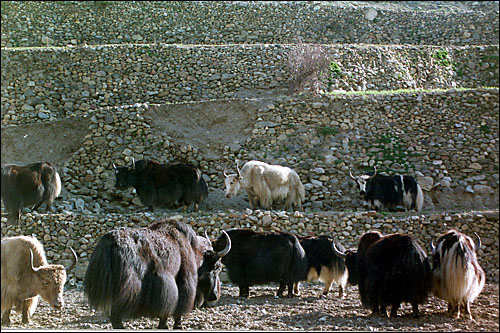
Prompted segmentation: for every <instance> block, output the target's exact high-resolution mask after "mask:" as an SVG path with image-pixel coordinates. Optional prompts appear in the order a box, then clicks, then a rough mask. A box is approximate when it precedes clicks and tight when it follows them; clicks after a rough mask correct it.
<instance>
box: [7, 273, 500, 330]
mask: <svg viewBox="0 0 500 333" xmlns="http://www.w3.org/2000/svg"><path fill="white" fill-rule="evenodd" d="M322 288H323V285H322V284H321V283H306V284H303V285H302V287H301V297H300V298H297V297H295V298H291V299H289V298H282V299H276V298H275V297H274V296H273V295H274V294H275V292H276V290H277V286H275V285H266V286H255V287H252V288H251V290H250V298H248V299H244V298H240V297H237V295H238V288H237V287H235V286H231V285H229V284H226V285H224V286H223V287H222V297H221V299H220V301H219V302H218V303H217V304H216V305H215V306H213V307H209V308H204V309H201V310H195V311H193V312H191V313H190V314H189V315H188V316H186V317H185V318H184V320H183V328H184V329H186V330H335V331H340V330H342V331H345V330H355V331H360V330H363V331H492V332H498V330H499V321H498V319H499V318H498V311H499V310H498V303H499V294H498V285H497V284H487V285H486V286H485V288H484V289H483V292H482V293H481V294H480V295H479V297H478V298H477V299H476V301H475V302H474V303H473V304H472V307H471V311H472V314H473V316H474V319H475V322H471V321H469V320H466V319H459V320H457V319H452V318H450V317H448V316H447V314H446V309H447V304H446V302H444V301H442V300H439V299H437V298H435V297H430V298H429V300H428V302H427V303H426V304H425V305H424V306H423V307H422V306H421V307H420V310H421V313H422V316H421V318H419V319H414V318H413V317H412V315H411V306H410V305H408V304H404V305H403V309H400V310H399V312H398V314H399V316H400V317H398V318H382V317H377V316H375V317H372V316H370V312H371V311H369V310H367V309H363V308H362V307H361V305H360V300H359V296H358V289H357V287H352V286H349V287H348V288H347V293H346V296H345V298H344V299H339V298H338V292H337V289H336V287H333V288H332V289H333V293H330V294H329V295H328V296H326V297H324V296H322V297H319V296H318V295H320V294H321V291H322ZM65 300H66V306H65V308H64V309H63V310H62V311H56V310H53V309H52V308H51V307H50V306H49V305H48V303H46V302H45V301H41V302H40V304H39V307H38V309H37V310H36V312H35V315H34V317H33V321H32V323H31V324H29V325H22V324H20V322H21V316H20V315H19V314H17V313H15V312H13V315H12V316H11V321H12V323H13V324H12V326H11V328H15V329H111V324H110V323H109V321H108V319H107V318H106V317H104V316H102V314H101V313H98V312H95V311H93V310H90V309H89V306H88V304H87V300H86V297H85V295H84V294H83V292H82V291H80V290H78V289H69V290H67V291H66V293H65ZM157 325H158V320H157V319H154V320H150V319H136V320H127V321H126V323H125V327H126V328H127V329H155V328H156V327H157ZM169 325H170V327H172V325H173V321H172V320H170V322H169ZM2 330H3V328H2Z"/></svg>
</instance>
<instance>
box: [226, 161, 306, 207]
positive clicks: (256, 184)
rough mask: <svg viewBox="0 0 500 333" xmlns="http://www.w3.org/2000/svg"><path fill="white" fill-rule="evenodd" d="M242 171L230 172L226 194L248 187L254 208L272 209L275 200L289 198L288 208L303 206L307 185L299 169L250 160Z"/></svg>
mask: <svg viewBox="0 0 500 333" xmlns="http://www.w3.org/2000/svg"><path fill="white" fill-rule="evenodd" d="M236 170H237V172H238V174H227V173H226V170H224V176H225V177H226V178H225V180H224V182H225V185H226V197H227V198H230V197H232V196H235V195H237V194H238V191H239V190H240V187H241V188H243V189H245V190H246V192H247V195H248V200H249V202H250V206H251V208H252V209H256V208H259V207H261V208H264V209H271V208H272V205H273V203H276V202H279V201H282V200H285V209H286V210H289V209H292V208H293V209H295V210H296V209H300V208H301V207H302V202H303V201H304V199H305V190H304V185H303V184H302V182H301V181H300V177H299V175H298V174H297V172H295V170H293V169H290V168H288V167H284V166H281V165H271V164H267V163H264V162H260V161H249V162H247V163H245V165H243V168H241V170H240V169H239V165H238V162H236Z"/></svg>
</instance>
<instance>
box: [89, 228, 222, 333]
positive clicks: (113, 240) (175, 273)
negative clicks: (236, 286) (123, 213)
mask: <svg viewBox="0 0 500 333" xmlns="http://www.w3.org/2000/svg"><path fill="white" fill-rule="evenodd" d="M224 236H225V237H226V241H227V245H226V246H225V247H224V248H223V249H221V251H219V252H215V251H213V249H212V246H211V243H210V241H209V240H207V239H205V238H204V237H201V236H197V235H196V234H195V233H194V231H193V229H192V228H191V227H190V226H189V225H187V224H185V223H183V222H180V221H177V220H174V219H167V220H159V221H155V222H154V223H152V224H151V225H149V226H148V227H144V228H130V227H121V228H118V229H115V230H112V231H109V232H108V233H106V234H104V235H103V236H102V237H101V238H100V240H99V242H98V244H97V246H96V247H95V250H94V252H93V253H92V255H91V257H90V260H89V266H88V268H87V272H86V274H85V278H84V292H85V294H86V295H87V297H88V301H89V304H90V306H91V307H92V308H94V309H97V310H101V311H103V312H104V313H105V314H106V315H108V316H109V318H110V320H111V324H112V326H113V328H123V327H124V326H123V322H122V320H123V318H140V317H149V318H159V319H160V321H159V324H158V329H162V328H167V319H168V318H169V317H173V318H174V329H181V328H182V326H181V316H183V315H185V314H187V313H189V312H191V310H193V309H194V308H196V307H200V306H203V305H204V304H208V303H209V302H213V301H216V300H218V299H219V297H220V280H219V272H220V270H221V269H222V265H221V263H220V258H223V257H224V256H225V255H227V254H228V253H229V251H230V250H231V240H230V239H229V237H228V236H227V234H224Z"/></svg>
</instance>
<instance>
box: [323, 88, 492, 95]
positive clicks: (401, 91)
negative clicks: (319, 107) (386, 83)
mask: <svg viewBox="0 0 500 333" xmlns="http://www.w3.org/2000/svg"><path fill="white" fill-rule="evenodd" d="M476 89H477V88H463V87H460V88H453V90H455V91H468V90H476ZM480 89H498V87H487V86H482V87H480ZM450 90H452V89H441V88H439V89H395V90H365V91H340V90H335V91H330V92H327V93H325V94H328V95H356V96H358V95H359V96H363V95H392V94H421V93H434V92H446V91H450Z"/></svg>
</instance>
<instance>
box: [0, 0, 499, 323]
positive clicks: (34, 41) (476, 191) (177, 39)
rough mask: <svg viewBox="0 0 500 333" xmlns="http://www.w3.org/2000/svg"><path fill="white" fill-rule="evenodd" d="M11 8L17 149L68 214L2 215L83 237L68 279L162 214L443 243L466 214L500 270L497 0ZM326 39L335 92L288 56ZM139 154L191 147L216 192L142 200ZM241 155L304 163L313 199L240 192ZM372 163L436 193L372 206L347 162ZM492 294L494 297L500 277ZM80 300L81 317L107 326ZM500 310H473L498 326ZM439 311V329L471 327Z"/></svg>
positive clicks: (7, 133) (6, 58)
mask: <svg viewBox="0 0 500 333" xmlns="http://www.w3.org/2000/svg"><path fill="white" fill-rule="evenodd" d="M1 24H2V49H1V56H2V69H1V70H2V82H1V93H2V100H1V118H2V133H1V134H2V146H1V147H2V148H1V149H2V165H3V164H5V163H28V162H32V161H35V160H40V159H46V160H49V161H53V162H54V163H55V164H56V166H57V167H58V169H59V170H60V173H61V176H62V179H63V185H64V190H63V195H62V198H60V199H59V200H56V203H55V205H54V206H55V207H54V213H52V214H39V213H36V212H30V211H29V209H27V210H26V213H25V214H24V217H25V220H26V223H27V226H26V228H23V229H21V228H18V227H12V226H8V225H6V220H5V218H2V236H7V235H8V236H11V235H18V234H33V235H37V236H38V237H39V238H40V239H41V240H42V239H43V242H44V245H45V247H46V249H47V255H48V258H49V261H53V262H61V263H65V261H66V260H68V259H69V255H70V254H69V253H68V252H67V251H66V250H65V249H66V247H68V246H72V247H74V248H75V249H76V250H77V252H78V253H79V255H80V256H81V265H80V266H79V268H78V269H77V270H76V272H74V273H72V274H70V280H69V282H68V285H69V286H76V287H81V284H82V278H83V276H84V272H85V268H86V265H87V263H88V257H89V255H90V254H91V253H92V250H93V247H94V246H95V243H96V241H97V239H98V238H99V236H100V235H102V234H103V233H105V232H106V231H108V230H111V229H113V228H116V227H119V226H124V225H126V226H137V225H145V224H147V223H150V221H151V220H153V219H154V218H158V217H160V216H176V218H180V219H183V220H184V221H185V222H187V223H190V224H191V225H193V226H194V227H195V229H196V230H197V231H198V232H199V233H200V234H203V232H204V231H205V230H208V232H209V234H211V235H216V234H218V232H219V230H220V229H225V228H229V227H250V228H254V229H257V230H291V231H294V232H297V233H300V234H307V233H315V234H333V233H335V234H337V235H338V237H339V239H341V240H342V242H343V243H344V244H346V245H348V246H354V245H355V244H356V242H357V239H358V238H359V236H360V235H361V234H363V233H364V232H365V231H367V230H370V229H378V230H380V231H382V232H384V233H390V232H397V231H399V232H409V233H412V234H415V235H418V237H419V239H420V240H421V244H422V245H423V246H426V247H427V246H428V244H429V242H430V240H431V239H435V237H436V236H437V235H438V234H441V233H443V232H444V231H445V230H446V229H447V228H450V227H457V228H459V229H461V230H463V231H465V232H467V233H472V232H473V231H475V232H477V233H478V234H479V235H480V236H481V238H482V240H483V248H482V249H481V250H480V251H479V253H478V254H479V258H480V262H481V265H482V266H483V267H484V268H485V269H486V270H487V273H488V278H487V279H488V281H487V282H488V283H498V277H499V275H498V262H499V256H498V229H497V227H498V222H499V217H498V204H499V200H498V198H499V192H498V188H499V175H498V162H499V160H498V152H499V141H498V132H499V125H498V123H499V122H498V120H499V116H498V114H499V103H498V77H499V69H498V68H499V63H498V2H495V1H484V2H477V3H476V2H472V1H466V2H445V1H443V2H441V1H437V2H431V3H429V2H419V1H407V2H391V1H377V2H361V1H360V2H343V1H340V2H319V1H318V2H279V3H275V2H237V1H235V2H218V3H213V2H203V1H201V2H162V1H152V2H147V1H143V2H121V1H118V2H107V1H82V2H76V1H62V2H2V22H1ZM313 44H314V45H317V44H321V45H322V48H323V50H324V51H325V54H326V56H327V58H328V59H329V60H330V64H333V63H334V64H335V65H336V67H335V66H333V65H332V66H331V67H330V68H331V69H334V68H335V70H331V71H328V73H326V75H323V76H322V77H321V78H320V81H321V83H322V85H323V92H322V93H321V94H319V95H313V94H311V93H310V92H309V91H307V90H305V91H303V92H301V93H300V94H299V93H296V94H293V93H292V92H291V89H290V88H291V85H292V83H293V82H294V81H293V80H294V76H293V71H292V70H291V67H290V66H289V63H290V61H289V60H290V54H291V52H292V51H293V50H297V48H299V47H304V46H305V47H306V48H305V50H308V49H307V46H308V45H309V46H312V45H313ZM311 49H312V48H309V50H311ZM337 69H338V70H337ZM132 157H134V158H135V159H136V160H137V159H139V158H155V159H157V160H160V161H162V162H166V161H175V160H188V161H191V162H193V163H195V164H196V165H198V166H199V167H200V168H201V169H202V171H203V173H204V177H205V178H206V181H207V183H208V185H209V193H210V194H209V200H208V201H207V202H206V204H205V205H204V206H203V207H202V210H201V211H199V212H192V213H181V212H177V211H168V210H158V211H156V212H155V213H149V212H144V207H142V205H141V203H140V201H139V200H138V198H137V197H136V195H135V194H134V193H133V192H132V191H118V190H116V189H114V175H113V170H112V168H111V164H112V163H115V164H116V165H125V164H127V163H130V160H131V158H132ZM235 159H240V160H242V161H247V160H250V159H260V160H264V161H267V162H270V163H279V164H283V165H288V166H291V167H293V168H295V169H296V170H297V171H298V173H299V175H300V177H301V179H302V181H303V183H304V184H305V186H306V202H305V204H304V207H305V211H304V212H283V211H280V210H276V211H270V212H268V211H259V210H256V211H251V210H249V209H247V207H248V202H247V198H246V195H245V194H244V193H241V194H240V195H239V196H237V197H236V198H232V199H226V198H225V197H224V196H223V171H224V170H225V169H233V170H234V168H235ZM374 165H376V166H377V168H378V169H379V170H383V171H386V172H390V173H393V172H405V173H408V174H411V175H414V176H416V177H417V178H418V180H419V183H420V184H421V185H422V187H423V188H424V190H425V207H424V210H423V211H422V212H419V213H404V212H397V213H389V212H383V213H376V212H366V211H365V209H364V208H363V206H362V202H361V200H360V197H359V194H358V193H357V192H356V189H355V188H354V186H353V184H352V182H351V180H350V179H349V173H348V171H349V168H354V169H355V170H358V171H359V172H360V171H361V170H364V169H371V168H372V167H373V166H374ZM2 211H3V208H2ZM138 212H139V213H138ZM427 250H428V251H429V249H427ZM495 292H496V294H495ZM492 296H493V297H492ZM488 297H490V298H493V300H492V301H491V302H493V303H494V302H496V304H498V288H496V289H494V292H493V294H488ZM495 297H496V298H495ZM76 298H78V297H76ZM271 301H273V300H271ZM335 301H337V300H335ZM350 301H351V300H349V302H350ZM353 302H354V301H353ZM482 302H485V303H488V302H490V300H489V299H484V300H482ZM341 305H342V304H341ZM249 306H250V305H249ZM257 306H258V305H257ZM340 308H341V309H340V311H343V312H341V313H342V315H341V316H343V317H349V316H353V315H357V314H355V313H351V312H349V311H348V310H346V309H343V308H342V307H340ZM442 308H443V309H444V305H443V306H442ZM497 308H498V307H497ZM337 310H338V309H336V311H337ZM238 311H240V310H238ZM476 311H477V309H474V308H473V312H476ZM69 312H71V310H70V311H69ZM74 313H75V318H74V319H71V320H74V321H75V322H77V323H79V324H78V325H79V326H78V325H77V326H71V327H78V328H89V327H92V325H90V326H85V325H80V323H81V319H80V318H78V317H77V316H76V313H77V311H76V310H75V311H74ZM66 314H68V313H66ZM80 315H82V314H81V313H80ZM199 315H200V316H203V314H202V313H201V314H199ZM495 315H496V316H497V318H498V311H497V312H496V314H495V313H492V314H491V313H490V314H489V315H488V316H486V317H484V318H483V317H480V318H481V319H480V320H481V322H480V324H478V326H475V328H476V329H489V330H495V329H496V330H498V321H497V320H496V321H495V323H494V322H493V321H491V319H494V316H495ZM68 316H69V318H72V317H71V315H70V314H68ZM84 316H93V314H91V313H90V312H89V313H85V314H84ZM492 316H493V317H492ZM321 318H322V317H321V316H320V317H318V318H316V320H320V321H321ZM325 318H326V317H325ZM432 319H433V320H434V319H436V318H434V317H432ZM439 319H440V320H439V323H440V324H439V325H438V326H434V328H437V329H445V328H446V329H452V328H454V327H459V328H460V329H463V327H462V324H461V323H460V322H459V321H451V322H450V321H445V322H444V323H443V322H442V320H441V319H442V318H439ZM100 320H101V321H100V324H99V325H101V324H102V325H104V324H105V322H104V319H100ZM200 320H201V321H203V318H201V319H200ZM433 320H431V322H432V321H433ZM325 321H326V322H328V323H329V322H330V321H329V319H328V318H327V319H324V320H323V321H322V322H325ZM372 324H373V323H371V324H370V323H363V324H360V325H372ZM414 324H415V325H417V326H418V325H419V323H418V322H417V323H412V325H414ZM427 324H428V323H426V324H425V325H423V324H422V325H423V327H425V329H432V327H431V326H432V325H431V324H432V323H431V324H429V325H431V326H428V325H427ZM54 325H56V326H54ZM99 325H98V326H96V327H101V326H99ZM193 325H194V324H193ZM304 325H305V326H304ZM304 325H303V327H308V328H310V329H313V328H318V329H336V328H335V327H334V326H333V325H334V324H328V325H320V326H314V325H312V326H307V325H306V324H304ZM381 325H382V326H381V327H384V328H386V329H388V327H389V326H388V325H390V323H389V324H388V323H386V322H384V323H382V324H381ZM495 325H496V326H495ZM108 326H109V325H108ZM44 327H52V328H54V327H57V323H55V324H54V323H47V326H44ZM194 327H198V326H192V327H191V328H194ZM200 327H202V328H205V329H209V327H206V326H200ZM223 327H224V328H225V327H226V326H221V327H210V329H211V328H219V329H220V328H223ZM286 327H288V328H290V327H291V326H279V328H280V329H286ZM247 328H248V327H247ZM274 328H276V327H274ZM348 328H350V329H357V330H359V329H366V326H356V324H355V323H351V324H346V326H345V329H348ZM473 328H474V327H473V326H471V327H470V328H469V329H471V330H472V329H473ZM268 329H273V327H272V326H269V327H268ZM290 329H292V328H290ZM392 329H398V328H394V327H393V328H392ZM400 329H414V328H410V327H408V326H404V324H402V326H401V327H400Z"/></svg>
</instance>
